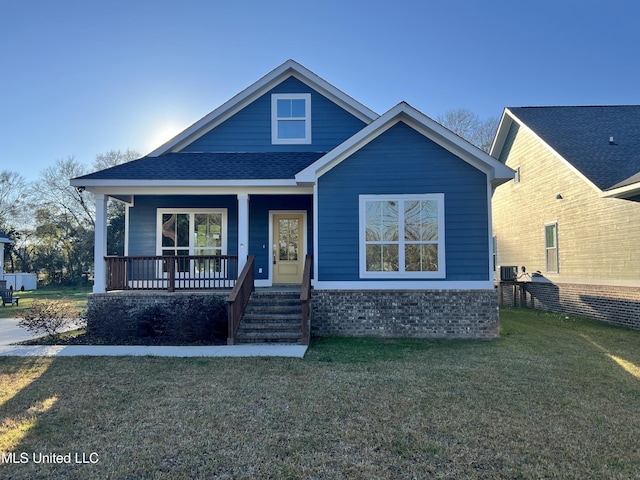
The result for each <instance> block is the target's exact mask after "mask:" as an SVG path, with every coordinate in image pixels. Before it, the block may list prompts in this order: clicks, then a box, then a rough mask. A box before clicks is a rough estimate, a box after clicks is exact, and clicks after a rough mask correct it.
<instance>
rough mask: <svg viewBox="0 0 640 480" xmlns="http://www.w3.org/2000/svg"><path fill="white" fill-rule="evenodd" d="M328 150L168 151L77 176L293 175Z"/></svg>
mask: <svg viewBox="0 0 640 480" xmlns="http://www.w3.org/2000/svg"><path fill="white" fill-rule="evenodd" d="M323 155H324V152H240V153H236V152H230V153H225V152H213V153H167V154H165V155H161V156H159V157H142V158H140V159H138V160H134V161H132V162H128V163H123V164H122V165H118V166H115V167H111V168H108V169H106V170H100V171H98V172H95V173H90V174H88V175H83V176H81V177H78V178H77V180H81V179H86V180H276V179H278V180H279V179H293V178H295V175H296V173H298V172H299V171H301V170H303V169H305V168H306V167H308V166H309V165H311V164H312V163H313V162H315V161H316V160H318V159H319V158H320V157H322V156H323Z"/></svg>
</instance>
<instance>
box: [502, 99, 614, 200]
mask: <svg viewBox="0 0 640 480" xmlns="http://www.w3.org/2000/svg"><path fill="white" fill-rule="evenodd" d="M505 113H508V114H509V116H510V117H511V118H512V119H513V121H515V122H517V123H518V126H519V127H520V128H522V129H523V130H524V131H526V132H527V133H529V134H530V135H532V136H533V138H535V139H536V140H537V141H538V142H540V144H541V145H543V146H544V147H545V148H546V149H547V150H549V152H551V154H552V155H554V156H555V157H556V158H557V159H558V160H560V161H561V162H562V163H564V164H565V165H566V166H567V168H569V170H571V171H572V172H573V173H575V174H576V175H577V176H578V177H580V178H581V179H582V180H584V182H585V183H587V185H589V186H591V188H593V189H594V190H595V191H596V192H598V194H600V195H602V190H600V188H598V186H597V185H596V184H595V183H593V182H592V181H591V180H589V179H588V178H587V177H586V176H585V175H584V174H583V173H582V172H581V171H580V170H578V169H577V168H576V167H574V166H573V164H572V163H571V162H569V161H568V160H567V159H566V158H564V157H563V156H562V155H560V154H559V153H558V152H557V151H556V150H555V149H554V148H553V147H551V145H549V144H548V143H547V142H545V141H544V139H543V138H542V137H540V136H539V135H538V134H537V133H536V132H535V131H534V130H532V129H531V128H529V126H528V125H527V124H526V123H524V122H523V121H522V120H520V119H519V118H518V117H517V115H515V114H514V113H513V112H512V111H511V110H509V109H508V108H506V109H505ZM500 149H502V146H501V147H500ZM492 153H493V152H492ZM496 153H497V154H498V156H499V155H500V153H501V152H499V151H498V152H496Z"/></svg>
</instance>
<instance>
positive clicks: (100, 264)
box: [93, 193, 108, 293]
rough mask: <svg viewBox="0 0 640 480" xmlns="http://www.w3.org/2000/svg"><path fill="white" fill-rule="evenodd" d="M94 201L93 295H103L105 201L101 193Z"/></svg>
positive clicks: (105, 285)
mask: <svg viewBox="0 0 640 480" xmlns="http://www.w3.org/2000/svg"><path fill="white" fill-rule="evenodd" d="M94 197H95V199H96V231H95V246H94V249H93V262H94V266H93V273H94V275H93V276H94V278H93V293H104V292H106V290H107V264H106V262H105V260H104V257H105V255H106V254H107V200H108V197H107V196H106V195H104V194H102V193H96V194H95V195H94Z"/></svg>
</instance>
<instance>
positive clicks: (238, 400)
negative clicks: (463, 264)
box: [0, 309, 640, 479]
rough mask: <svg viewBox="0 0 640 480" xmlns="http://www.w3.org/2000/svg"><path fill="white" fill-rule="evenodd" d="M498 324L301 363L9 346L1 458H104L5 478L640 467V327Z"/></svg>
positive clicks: (563, 471) (506, 316)
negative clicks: (470, 334)
mask: <svg viewBox="0 0 640 480" xmlns="http://www.w3.org/2000/svg"><path fill="white" fill-rule="evenodd" d="M501 324H502V328H501V338H500V339H499V340H495V341H460V340H458V341H445V340H383V339H378V340H374V339H345V338H327V339H319V340H316V341H314V342H313V344H312V346H311V348H310V349H309V351H308V353H307V355H306V357H305V359H304V360H300V359H285V358H241V359H225V358H192V359H175V358H153V357H146V358H133V357H129V358H128V357H122V358H91V357H70V358H69V357H67V358H64V357H61V358H54V359H52V358H7V357H0V452H8V451H13V452H16V453H17V454H18V455H19V454H21V453H25V454H27V457H28V458H29V459H30V458H31V456H32V455H33V454H34V453H35V454H36V455H37V454H40V453H43V454H44V453H58V454H67V453H71V454H72V455H75V454H76V453H78V454H79V455H80V457H79V458H80V459H82V458H83V457H82V455H83V454H84V455H86V458H89V456H90V455H91V454H92V453H95V456H93V457H91V458H92V459H93V460H97V463H95V464H91V463H79V464H76V463H72V464H65V463H62V464H34V463H33V462H32V461H29V463H25V464H8V463H6V462H5V464H4V465H0V477H3V478H12V479H32V478H78V479H81V478H82V479H84V478H92V479H107V478H109V479H125V478H145V479H147V478H149V479H191V478H202V479H205V478H234V479H235V478H252V479H253V478H278V479H279V478H322V479H325V478H349V479H351V478H355V479H376V478H385V479H397V478H451V479H458V478H487V479H494V478H509V479H513V478H575V479H585V478H607V479H609V478H619V479H628V478H640V447H639V442H638V432H640V332H637V331H631V330H626V329H622V328H614V327H609V326H607V325H603V324H601V323H597V322H593V321H590V320H585V319H580V318H576V317H573V316H565V315H558V314H548V313H541V312H537V311H532V310H519V309H505V310H503V311H502V313H501ZM18 458H19V457H18ZM74 459H75V457H72V460H74Z"/></svg>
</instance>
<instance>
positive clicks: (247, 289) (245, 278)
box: [227, 255, 256, 345]
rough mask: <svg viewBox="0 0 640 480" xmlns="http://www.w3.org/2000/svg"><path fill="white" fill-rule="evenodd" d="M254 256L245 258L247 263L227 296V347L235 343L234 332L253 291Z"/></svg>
mask: <svg viewBox="0 0 640 480" xmlns="http://www.w3.org/2000/svg"><path fill="white" fill-rule="evenodd" d="M255 260H256V257H255V255H249V256H248V257H247V263H246V264H245V266H244V268H243V269H242V272H241V273H240V276H239V277H238V281H237V282H236V285H235V287H233V290H231V293H230V294H229V298H228V300H227V301H228V302H229V309H228V312H229V327H228V328H229V331H228V335H227V345H233V344H234V343H235V338H236V332H237V331H238V327H239V326H240V321H241V320H242V316H243V315H244V310H245V307H246V306H247V302H248V301H249V297H250V296H251V293H252V292H253V291H254V290H255V283H254V272H253V267H254V264H255Z"/></svg>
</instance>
